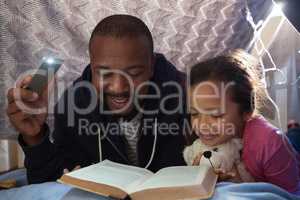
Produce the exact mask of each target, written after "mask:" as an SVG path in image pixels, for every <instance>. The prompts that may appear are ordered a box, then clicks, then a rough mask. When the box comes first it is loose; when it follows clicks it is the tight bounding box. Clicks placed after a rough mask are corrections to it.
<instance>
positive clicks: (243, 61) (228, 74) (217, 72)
mask: <svg viewBox="0 0 300 200" xmlns="http://www.w3.org/2000/svg"><path fill="white" fill-rule="evenodd" d="M259 68H260V65H259V62H258V60H257V59H255V58H254V57H253V56H251V55H250V54H248V53H246V52H245V51H243V50H233V51H231V52H230V53H228V54H225V55H221V56H218V57H215V58H212V59H209V60H206V61H204V62H201V63H199V64H196V65H195V66H193V67H192V69H191V71H190V85H191V86H194V85H196V84H198V83H200V82H203V81H222V82H224V83H225V84H226V83H230V82H232V83H233V85H232V86H231V87H230V89H231V90H230V91H231V94H232V96H231V98H232V100H233V101H234V102H235V103H237V104H239V105H240V111H241V112H242V113H244V112H248V113H254V114H257V113H259V110H260V108H262V106H263V104H264V101H265V100H266V99H267V98H266V89H265V87H264V86H263V83H262V81H261V78H262V71H260V70H259Z"/></svg>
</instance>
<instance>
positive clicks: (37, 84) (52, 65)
mask: <svg viewBox="0 0 300 200" xmlns="http://www.w3.org/2000/svg"><path fill="white" fill-rule="evenodd" d="M43 60H44V61H43V63H42V64H41V65H40V67H39V68H38V70H37V71H36V73H35V74H34V75H33V77H32V81H31V82H30V83H29V85H28V87H27V89H29V90H31V91H33V92H36V93H38V94H42V92H43V90H44V89H45V87H46V86H47V83H48V82H49V81H50V80H51V79H52V78H53V77H54V75H55V73H56V72H57V71H58V69H59V68H60V67H61V65H62V63H63V60H61V59H57V58H45V59H43Z"/></svg>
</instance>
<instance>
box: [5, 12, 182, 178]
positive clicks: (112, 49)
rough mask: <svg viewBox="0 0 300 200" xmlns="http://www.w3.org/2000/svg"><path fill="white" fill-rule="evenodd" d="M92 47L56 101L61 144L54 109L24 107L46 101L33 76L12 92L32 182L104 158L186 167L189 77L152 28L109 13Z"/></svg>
mask: <svg viewBox="0 0 300 200" xmlns="http://www.w3.org/2000/svg"><path fill="white" fill-rule="evenodd" d="M89 52H90V65H88V66H87V67H86V68H85V70H84V71H83V73H82V75H81V76H80V77H79V78H78V79H77V80H76V81H75V82H74V83H73V85H72V86H70V87H69V88H68V89H67V90H66V91H65V92H64V94H63V95H62V97H61V98H60V101H59V102H58V103H57V105H56V106H55V125H54V128H55V129H54V132H53V135H52V136H53V142H50V140H49V134H50V133H49V132H50V131H49V128H48V126H47V124H46V123H45V120H46V118H47V113H42V114H38V115H34V114H28V112H25V111H24V110H22V109H21V108H20V107H19V106H18V102H19V101H22V102H24V103H25V104H26V105H30V106H31V107H33V108H35V107H38V106H41V105H45V104H46V101H45V100H43V98H42V97H37V95H36V94H34V93H32V92H31V91H29V90H26V89H24V86H26V85H27V84H28V82H30V80H31V79H30V78H26V79H25V80H24V81H23V82H22V83H21V84H20V86H19V87H17V88H12V89H10V90H9V92H8V95H7V98H8V102H9V105H8V108H7V114H8V116H9V119H10V121H11V123H12V124H13V126H14V127H15V128H16V130H17V131H19V132H20V135H19V143H20V144H21V146H22V148H23V150H24V153H25V167H26V168H27V176H28V181H29V182H30V183H40V182H45V181H53V180H56V179H57V178H59V177H60V176H61V175H62V174H63V171H64V169H65V170H72V169H74V168H75V166H81V167H84V166H88V165H91V164H93V163H97V162H99V161H100V160H104V159H109V160H112V161H115V162H119V163H124V164H129V165H136V166H140V167H147V168H148V169H150V170H152V171H154V172H155V171H157V170H159V169H161V168H164V167H168V166H175V165H184V161H183V157H182V150H183V147H184V137H183V124H184V119H185V93H184V81H185V80H184V75H183V74H182V73H180V72H179V71H177V70H176V68H175V67H174V66H173V65H172V64H171V63H169V62H168V61H167V60H166V59H165V58H164V57H163V56H162V55H159V54H154V53H153V41H152V36H151V33H150V31H149V30H148V28H147V26H146V25H145V24H144V23H143V22H142V21H141V20H139V19H138V18H136V17H133V16H129V15H113V16H110V17H107V18H105V19H103V20H102V21H101V22H100V23H99V24H98V25H97V26H96V27H95V29H94V31H93V33H92V36H91V39H90V43H89ZM18 92H19V93H20V94H21V95H20V96H17V95H14V94H16V93H18ZM95 98H96V100H97V101H94V100H95ZM95 102H96V104H95ZM162 126H163V127H162Z"/></svg>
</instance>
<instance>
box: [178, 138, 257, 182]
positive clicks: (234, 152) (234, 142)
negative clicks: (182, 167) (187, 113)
mask: <svg viewBox="0 0 300 200" xmlns="http://www.w3.org/2000/svg"><path fill="white" fill-rule="evenodd" d="M242 149H243V144H242V140H241V139H238V138H233V139H230V140H229V141H227V142H225V143H223V144H220V145H216V146H208V145H205V144H204V143H203V142H201V140H200V139H199V138H198V139H197V140H195V141H194V143H193V144H192V145H190V146H188V147H186V148H185V149H184V151H183V157H184V160H185V162H186V163H187V165H193V162H194V160H195V159H196V157H197V156H198V155H200V154H202V156H201V159H200V163H199V165H204V164H206V165H212V167H213V168H214V169H220V170H222V171H224V172H230V171H232V170H233V167H234V165H236V167H237V171H238V173H239V175H240V177H241V179H242V181H243V182H253V181H254V179H253V178H252V176H251V175H250V173H249V172H248V171H247V170H246V168H245V166H244V164H243V163H242V161H241V156H240V152H241V151H242ZM205 154H206V155H205Z"/></svg>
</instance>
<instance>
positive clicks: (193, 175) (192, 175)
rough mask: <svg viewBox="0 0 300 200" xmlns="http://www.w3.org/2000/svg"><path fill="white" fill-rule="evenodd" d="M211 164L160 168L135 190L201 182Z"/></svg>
mask: <svg viewBox="0 0 300 200" xmlns="http://www.w3.org/2000/svg"><path fill="white" fill-rule="evenodd" d="M209 169H210V166H208V165H202V166H180V167H168V168H164V169H161V170H159V171H158V172H157V173H156V174H155V175H154V176H152V177H150V178H149V179H148V180H146V181H145V182H144V183H143V184H142V185H140V186H139V187H138V188H136V190H135V191H130V192H131V193H132V192H136V191H141V190H144V189H152V188H166V187H184V186H191V185H198V184H201V183H202V182H203V180H204V178H205V176H206V175H207V173H208V171H209Z"/></svg>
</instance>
